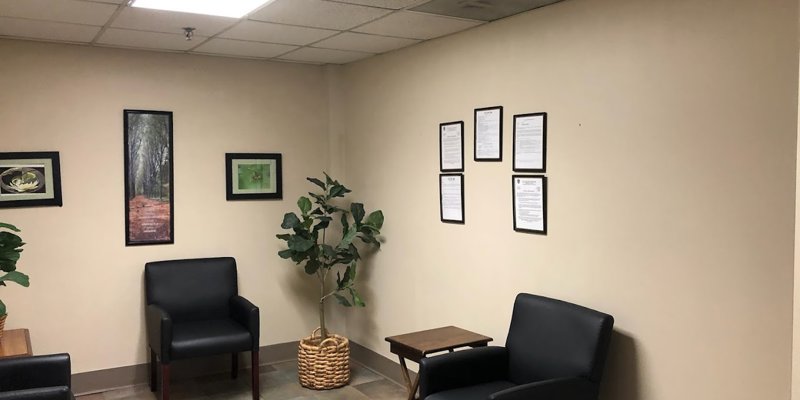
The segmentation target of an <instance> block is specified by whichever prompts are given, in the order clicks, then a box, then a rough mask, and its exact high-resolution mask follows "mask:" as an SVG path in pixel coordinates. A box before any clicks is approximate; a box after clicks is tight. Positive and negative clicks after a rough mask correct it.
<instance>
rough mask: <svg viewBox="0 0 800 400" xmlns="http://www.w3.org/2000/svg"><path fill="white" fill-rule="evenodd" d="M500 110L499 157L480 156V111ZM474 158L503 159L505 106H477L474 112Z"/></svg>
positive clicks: (482, 159)
mask: <svg viewBox="0 0 800 400" xmlns="http://www.w3.org/2000/svg"><path fill="white" fill-rule="evenodd" d="M498 109H499V110H500V133H499V136H500V137H499V138H498V140H499V141H498V146H500V152H499V158H478V146H477V143H478V111H486V110H498ZM472 140H473V146H472V159H473V161H476V162H484V161H485V162H501V161H503V106H493V107H482V108H476V109H475V110H474V111H473V112H472Z"/></svg>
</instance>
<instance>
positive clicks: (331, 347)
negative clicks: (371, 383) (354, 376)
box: [297, 329, 350, 390]
mask: <svg viewBox="0 0 800 400" xmlns="http://www.w3.org/2000/svg"><path fill="white" fill-rule="evenodd" d="M318 331H319V329H316V330H314V332H313V333H311V336H309V337H306V338H303V339H301V340H300V345H299V346H298V349H297V375H298V377H299V378H300V385H302V386H303V387H305V388H309V389H315V390H325V389H335V388H338V387H342V386H344V385H347V383H348V382H349V381H350V341H349V340H347V338H346V337H342V336H339V335H334V334H330V335H328V338H327V339H325V340H322V338H320V337H319V336H318V335H317V332H318Z"/></svg>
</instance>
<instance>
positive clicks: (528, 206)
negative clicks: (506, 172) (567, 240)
mask: <svg viewBox="0 0 800 400" xmlns="http://www.w3.org/2000/svg"><path fill="white" fill-rule="evenodd" d="M511 188H512V190H513V193H514V194H513V196H512V200H511V201H512V204H513V207H512V208H513V210H514V230H515V231H517V232H529V233H538V234H542V235H546V234H547V178H546V177H544V176H541V175H513V176H512V177H511Z"/></svg>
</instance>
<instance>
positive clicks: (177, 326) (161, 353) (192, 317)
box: [144, 257, 259, 400]
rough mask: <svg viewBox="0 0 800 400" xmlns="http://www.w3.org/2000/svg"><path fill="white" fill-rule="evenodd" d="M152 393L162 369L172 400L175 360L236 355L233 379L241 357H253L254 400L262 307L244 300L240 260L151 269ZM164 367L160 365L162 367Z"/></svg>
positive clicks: (169, 264)
mask: <svg viewBox="0 0 800 400" xmlns="http://www.w3.org/2000/svg"><path fill="white" fill-rule="evenodd" d="M144 280H145V301H146V307H147V309H146V323H147V341H148V347H149V350H150V389H151V390H152V391H154V392H155V391H156V381H157V370H158V369H159V368H158V365H160V370H161V398H162V400H168V399H169V380H170V369H169V367H170V362H171V361H172V360H178V359H185V358H192V357H204V356H210V355H214V354H225V353H229V354H231V365H232V371H231V375H232V377H233V378H234V379H235V378H236V376H237V372H238V353H240V352H243V351H250V352H251V355H252V356H251V359H252V366H251V367H252V369H251V375H252V376H251V379H252V390H253V399H254V400H257V399H258V398H259V388H258V382H259V377H258V372H259V368H258V350H259V346H258V339H259V317H258V307H256V306H254V305H253V304H252V303H251V302H249V301H247V300H246V299H245V298H244V297H241V296H239V295H238V282H237V277H236V260H234V259H233V258H230V257H224V258H198V259H189V260H171V261H158V262H150V263H147V264H146V265H145V272H144ZM157 363H158V365H157Z"/></svg>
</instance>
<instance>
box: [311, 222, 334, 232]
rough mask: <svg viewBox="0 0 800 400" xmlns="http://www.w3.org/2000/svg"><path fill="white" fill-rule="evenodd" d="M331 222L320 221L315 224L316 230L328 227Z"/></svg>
mask: <svg viewBox="0 0 800 400" xmlns="http://www.w3.org/2000/svg"><path fill="white" fill-rule="evenodd" d="M330 224H331V223H330V221H321V222H320V223H318V224H316V225H314V230H315V231H318V230H321V229H325V228H327V227H328V226H329V225H330Z"/></svg>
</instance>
